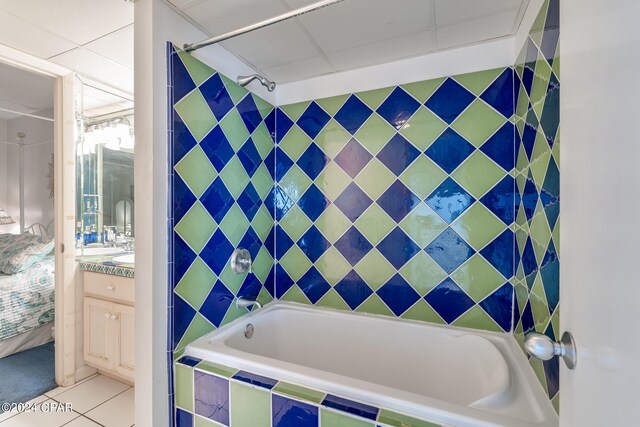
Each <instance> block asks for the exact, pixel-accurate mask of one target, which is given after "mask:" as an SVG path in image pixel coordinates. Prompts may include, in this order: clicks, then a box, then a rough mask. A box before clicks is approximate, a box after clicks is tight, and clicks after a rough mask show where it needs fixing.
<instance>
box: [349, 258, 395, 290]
mask: <svg viewBox="0 0 640 427" xmlns="http://www.w3.org/2000/svg"><path fill="white" fill-rule="evenodd" d="M354 270H356V272H357V273H358V275H359V276H360V277H362V279H363V280H364V282H365V283H366V284H367V285H369V287H370V288H371V289H373V290H374V291H377V290H378V289H379V288H380V287H381V286H382V285H384V284H385V283H387V281H388V280H389V279H390V278H391V276H393V275H394V274H396V269H395V268H394V267H393V266H392V265H391V264H390V263H389V261H387V259H386V258H385V257H384V256H383V255H382V254H381V253H380V252H379V251H378V250H377V249H375V248H374V249H372V250H371V251H370V252H369V253H368V254H367V255H365V256H364V258H362V259H361V260H360V262H359V263H358V264H356V266H355V267H354Z"/></svg>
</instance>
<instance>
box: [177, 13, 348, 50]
mask: <svg viewBox="0 0 640 427" xmlns="http://www.w3.org/2000/svg"><path fill="white" fill-rule="evenodd" d="M343 1H344V0H323V1H319V2H317V3H313V4H310V5H309V6H305V7H301V8H300V9H295V10H292V11H291V12H287V13H283V14H282V15H278V16H274V17H273V18H269V19H265V20H264V21H260V22H257V23H255V24H251V25H247V26H246V27H242V28H239V29H237V30H234V31H229V32H228V33H224V34H221V35H219V36H215V37H211V38H209V39H206V40H203V41H201V42H199V43H191V44H185V45H184V46H183V47H184V50H185V51H186V52H193V51H194V50H198V49H200V48H202V47H206V46H209V45H212V44H215V43H219V42H222V41H225V40H228V39H230V38H233V37H237V36H239V35H242V34H247V33H250V32H252V31H255V30H259V29H260V28H264V27H268V26H270V25H273V24H277V23H278V22H282V21H286V20H288V19H291V18H295V17H296V16H301V15H304V14H306V13H309V12H313V11H315V10H318V9H322V8H323V7H327V6H332V5H334V4H337V3H341V2H343Z"/></svg>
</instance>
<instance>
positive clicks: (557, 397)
mask: <svg viewBox="0 0 640 427" xmlns="http://www.w3.org/2000/svg"><path fill="white" fill-rule="evenodd" d="M554 65H555V63H554ZM551 404H552V405H553V409H555V411H556V414H560V392H558V393H556V395H555V397H554V398H553V399H551Z"/></svg>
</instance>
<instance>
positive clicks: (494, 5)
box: [435, 0, 523, 27]
mask: <svg viewBox="0 0 640 427" xmlns="http://www.w3.org/2000/svg"><path fill="white" fill-rule="evenodd" d="M522 3H523V0H482V1H478V0H436V7H435V10H436V25H437V26H439V27H440V26H443V25H450V24H456V23H459V22H464V21H469V20H475V19H477V18H482V17H486V16H490V15H496V14H501V13H503V12H506V11H512V10H515V11H516V12H517V11H518V10H519V9H520V7H521V6H522ZM511 25H513V22H511Z"/></svg>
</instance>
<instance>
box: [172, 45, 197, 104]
mask: <svg viewBox="0 0 640 427" xmlns="http://www.w3.org/2000/svg"><path fill="white" fill-rule="evenodd" d="M171 66H172V70H171V71H172V74H171V76H172V79H171V84H172V85H173V102H174V103H177V102H178V101H180V100H181V99H182V98H184V96H185V95H187V94H188V93H189V92H191V91H192V90H193V89H195V88H196V84H195V83H194V82H193V79H192V78H191V75H189V72H188V71H187V68H186V67H185V66H184V64H183V63H182V59H180V57H179V56H178V54H177V53H175V52H174V53H173V54H172V55H171Z"/></svg>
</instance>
